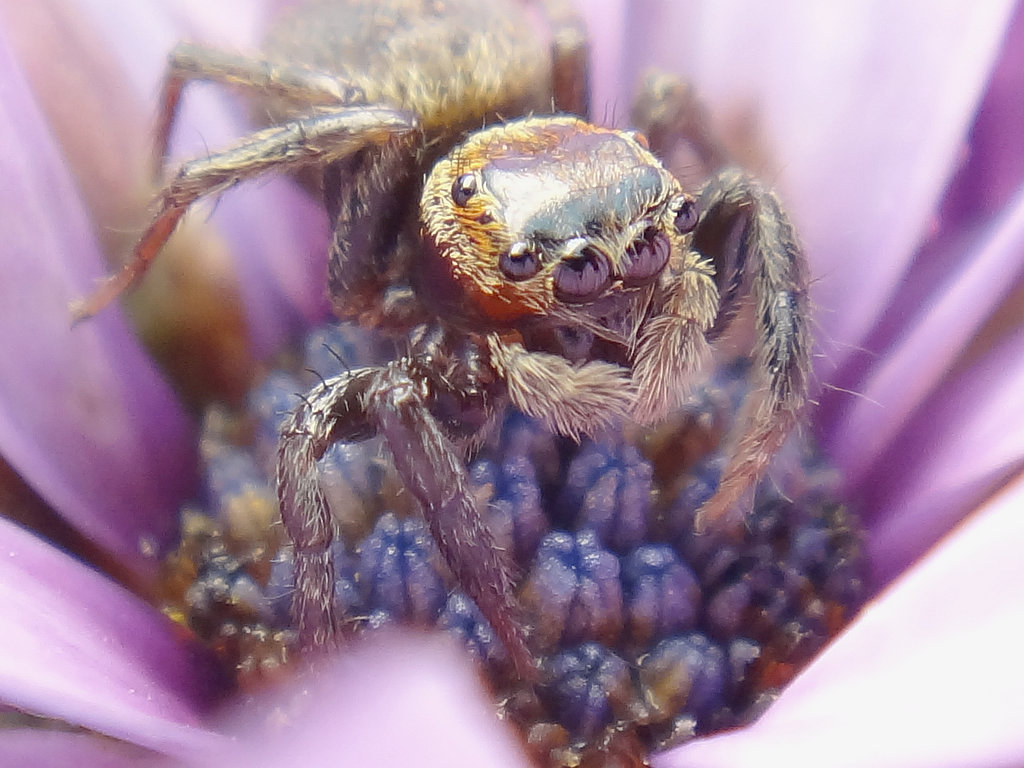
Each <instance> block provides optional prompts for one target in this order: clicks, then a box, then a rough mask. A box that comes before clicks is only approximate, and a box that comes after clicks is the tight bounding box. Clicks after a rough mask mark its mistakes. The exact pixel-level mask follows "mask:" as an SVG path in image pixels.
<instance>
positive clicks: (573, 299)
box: [553, 248, 611, 304]
mask: <svg viewBox="0 0 1024 768" xmlns="http://www.w3.org/2000/svg"><path fill="white" fill-rule="evenodd" d="M553 280H554V284H555V298H557V299H558V300H559V301H564V302H566V303H569V304H578V303H581V302H584V301H590V300H591V299H595V298H597V296H598V295H600V294H601V292H602V291H604V290H605V289H606V288H607V287H608V285H609V284H610V283H611V268H610V267H609V266H608V260H607V259H606V258H605V257H604V256H602V255H601V254H600V253H598V252H597V251H595V250H594V249H593V248H584V249H583V250H582V251H580V252H579V253H578V254H576V255H574V256H571V257H569V258H565V259H562V261H560V262H559V263H558V265H557V266H556V267H555V271H554V275H553Z"/></svg>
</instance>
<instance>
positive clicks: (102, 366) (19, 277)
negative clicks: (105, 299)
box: [0, 39, 194, 572]
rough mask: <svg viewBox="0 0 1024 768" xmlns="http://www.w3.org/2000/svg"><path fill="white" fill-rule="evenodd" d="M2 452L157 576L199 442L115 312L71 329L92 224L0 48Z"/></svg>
mask: <svg viewBox="0 0 1024 768" xmlns="http://www.w3.org/2000/svg"><path fill="white" fill-rule="evenodd" d="M0 81H2V82H3V83H4V85H5V87H4V89H3V91H2V92H0V163H2V167H3V179H4V183H3V185H0V231H2V232H3V233H4V236H3V241H2V243H0V273H2V274H3V280H2V281H0V348H2V349H3V350H4V365H3V367H2V369H0V409H2V410H0V452H2V453H3V454H4V456H5V457H6V458H7V460H8V461H9V462H10V463H11V464H12V465H13V466H14V467H15V468H16V469H17V471H18V472H19V473H20V474H21V475H22V477H24V478H25V479H26V480H27V481H28V482H29V483H31V484H32V485H33V486H34V487H35V488H36V489H37V490H38V491H39V493H40V494H41V495H42V496H43V497H44V498H45V499H46V500H47V501H48V502H49V503H50V504H51V505H52V506H53V507H54V508H55V509H57V510H59V511H60V513H61V514H62V515H64V516H65V517H66V518H67V519H68V520H69V521H71V522H72V524H73V525H75V526H76V527H78V528H79V529H80V530H81V531H83V532H84V533H85V534H87V535H88V536H90V537H91V538H93V539H94V540H95V541H97V542H98V543H100V544H101V545H102V546H104V547H106V548H107V549H108V550H109V551H112V552H117V553H119V555H121V556H123V559H122V563H123V564H124V565H125V566H126V567H129V568H133V569H135V570H137V571H141V572H144V571H147V570H150V569H151V568H152V567H153V563H152V561H151V560H148V559H147V558H145V557H144V556H143V555H142V553H141V552H140V549H141V548H143V547H156V548H159V547H160V546H161V545H162V544H163V543H165V542H166V541H167V540H168V539H169V538H170V537H171V535H172V533H173V527H174V514H173V513H174V510H175V507H176V504H177V502H178V500H179V499H180V498H181V496H182V494H183V491H184V489H185V488H187V487H189V483H190V478H191V477H192V474H193V473H192V469H191V468H192V467H193V466H194V461H193V450H194V447H193V446H194V435H193V433H192V431H191V429H190V426H189V424H188V422H187V420H186V419H185V416H184V414H183V413H182V412H181V411H180V409H179V408H178V406H177V405H176V404H175V399H174V397H173V395H172V393H171V392H170V390H169V388H168V387H167V386H166V385H165V384H164V383H163V381H162V380H161V378H160V376H159V375H158V374H157V373H156V371H155V370H154V369H153V367H152V365H151V364H150V363H149V361H148V359H147V358H146V357H145V355H144V354H143V353H142V352H141V350H140V349H139V347H138V345H137V344H136V343H135V341H134V338H133V337H132V336H131V334H130V333H129V331H128V329H127V327H126V326H125V324H124V321H123V320H122V318H121V315H120V313H119V312H117V311H116V310H114V311H111V312H108V313H106V314H105V315H104V316H103V317H100V318H97V319H96V320H95V321H94V322H91V323H88V324H85V325H83V326H82V327H80V328H77V329H75V330H72V329H71V326H70V320H69V314H68V310H67V306H68V302H69V301H71V300H72V299H74V298H76V297H78V296H81V295H83V294H84V293H85V292H86V291H88V290H89V288H90V286H91V284H92V282H91V281H92V279H93V277H94V276H95V275H97V274H100V273H101V271H102V267H101V266H100V259H99V254H98V253H97V249H96V243H95V240H94V238H93V235H92V231H91V228H90V225H89V222H88V220H87V219H86V216H85V213H84V212H83V210H82V207H81V204H80V202H79V199H78V196H77V193H76V191H75V189H74V188H73V186H72V183H71V181H70V179H69V178H68V175H67V173H66V171H65V170H64V168H63V167H62V160H61V157H60V156H59V154H58V153H57V150H56V148H55V147H54V146H53V144H52V142H51V140H50V135H49V133H48V131H47V126H46V123H45V121H44V120H43V118H42V116H41V115H40V113H39V111H38V110H37V108H36V105H35V103H34V101H33V98H32V95H31V93H30V92H29V90H28V88H27V87H26V85H25V82H24V80H23V79H22V76H21V72H20V70H19V68H18V65H17V64H16V62H15V61H14V60H13V59H12V58H11V56H10V55H9V50H8V48H7V46H6V43H5V41H4V40H2V39H0Z"/></svg>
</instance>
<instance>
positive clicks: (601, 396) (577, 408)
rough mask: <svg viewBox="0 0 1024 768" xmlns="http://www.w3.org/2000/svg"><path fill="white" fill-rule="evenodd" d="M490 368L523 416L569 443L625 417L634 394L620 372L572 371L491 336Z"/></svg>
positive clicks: (609, 367)
mask: <svg viewBox="0 0 1024 768" xmlns="http://www.w3.org/2000/svg"><path fill="white" fill-rule="evenodd" d="M487 346H488V350H489V352H490V357H491V365H493V366H494V369H495V370H496V371H497V372H498V375H499V376H501V377H502V378H503V379H504V380H505V385H506V387H507V388H508V396H509V399H510V400H511V401H512V404H513V405H515V407H516V408H518V409H519V410H520V411H522V412H523V413H525V414H527V415H528V416H532V417H534V418H536V419H540V420H541V421H543V422H544V424H545V425H546V426H547V427H548V429H550V430H552V431H554V432H557V433H559V434H561V435H565V436H566V437H569V438H572V439H573V440H577V441H578V440H579V439H580V436H581V435H589V434H594V433H595V432H598V431H600V430H601V429H603V428H605V427H608V426H611V425H612V424H614V423H616V422H617V421H619V420H621V419H622V418H624V417H626V416H628V414H629V412H630V407H631V406H632V404H633V399H634V396H635V395H634V391H633V387H632V385H631V383H630V379H629V374H628V372H627V371H626V369H625V368H623V367H621V366H619V365H615V364H613V363H606V362H603V361H592V362H588V363H584V364H582V365H574V364H572V363H570V362H569V361H567V360H566V359H565V358H563V357H560V356H558V355H552V354H549V353H546V352H530V351H528V350H527V349H526V348H525V347H524V346H523V345H522V344H520V343H519V342H507V341H505V340H503V339H502V338H501V337H500V336H498V335H497V334H491V335H489V336H488V337H487Z"/></svg>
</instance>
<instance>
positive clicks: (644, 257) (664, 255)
mask: <svg viewBox="0 0 1024 768" xmlns="http://www.w3.org/2000/svg"><path fill="white" fill-rule="evenodd" d="M670 253H672V244H671V243H669V241H668V238H667V237H665V235H664V234H662V233H661V232H659V231H658V230H657V229H655V228H654V227H648V228H647V229H645V230H644V233H643V235H641V236H640V237H639V238H637V239H636V240H634V241H633V242H632V244H630V246H629V248H628V249H627V250H626V264H625V268H624V273H623V276H622V281H623V282H624V283H625V284H626V285H643V284H644V283H647V282H650V280H652V279H653V278H655V277H657V276H658V274H660V273H661V270H663V269H664V268H665V265H666V264H667V263H668V257H669V254H670Z"/></svg>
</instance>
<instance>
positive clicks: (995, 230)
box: [832, 187, 1024, 487]
mask: <svg viewBox="0 0 1024 768" xmlns="http://www.w3.org/2000/svg"><path fill="white" fill-rule="evenodd" d="M983 234H984V237H983V239H982V242H981V243H980V244H979V245H978V246H977V247H974V248H972V247H969V246H968V247H965V246H964V244H963V243H954V244H951V245H950V247H951V248H954V249H956V252H957V253H958V254H959V256H960V258H959V261H960V267H959V269H958V271H957V272H956V273H955V274H953V275H951V277H950V279H949V281H948V284H947V285H946V286H945V290H944V291H942V292H941V294H940V295H938V296H937V297H935V298H934V299H933V300H932V302H931V305H930V306H929V307H928V308H927V310H926V312H925V314H924V316H923V317H922V318H921V319H920V320H919V321H918V322H916V323H915V324H914V325H913V326H912V327H911V328H910V329H908V331H907V333H906V334H905V337H904V339H903V340H902V341H901V342H900V343H899V344H897V345H896V346H895V347H894V348H893V349H892V350H890V351H889V352H888V354H887V355H886V357H885V359H884V360H880V361H878V362H877V363H876V365H875V367H874V370H873V371H872V372H871V375H870V376H869V377H868V378H867V379H866V380H865V381H864V383H863V385H862V386H861V388H860V389H859V392H860V394H861V395H862V397H860V398H858V399H857V400H856V401H854V403H855V404H854V405H853V406H852V407H849V408H847V409H846V415H845V418H844V419H843V420H842V421H840V422H839V423H837V424H836V425H835V426H834V427H832V430H833V434H834V436H835V441H834V442H835V448H834V450H833V457H834V458H835V459H836V460H837V461H838V462H839V463H840V464H841V465H842V466H843V468H844V470H845V472H846V481H847V483H848V484H850V486H851V487H856V486H857V485H858V484H860V483H861V482H862V481H863V480H864V478H865V475H866V474H867V473H868V472H869V471H871V470H872V469H873V468H876V469H875V473H876V474H877V464H878V462H879V460H880V457H881V456H882V454H883V451H884V450H885V449H886V448H887V447H888V446H889V445H890V444H891V443H892V441H893V439H894V438H895V437H896V436H897V435H899V434H900V432H901V431H903V430H905V429H906V428H907V422H908V420H909V419H910V417H911V415H912V414H913V413H914V411H915V410H916V409H917V408H918V407H919V406H920V405H921V403H923V402H924V401H926V399H927V398H928V396H929V395H930V394H931V393H932V392H933V391H934V390H935V389H936V387H937V386H938V385H939V383H940V382H941V381H942V380H943V378H944V377H945V375H946V374H947V372H948V371H949V370H950V369H951V368H952V367H953V364H954V363H955V362H956V360H957V358H958V357H959V356H960V355H961V354H962V353H963V351H964V349H965V347H966V346H967V344H968V343H969V342H970V340H971V339H972V338H973V337H974V336H975V335H976V334H977V332H978V331H979V330H980V329H981V327H982V325H983V324H984V323H985V321H986V320H987V319H988V318H989V317H990V316H991V314H992V313H993V311H994V310H995V308H996V307H998V306H999V305H1000V304H1001V303H1002V301H1003V300H1004V299H1005V298H1006V297H1007V296H1009V295H1010V294H1011V292H1012V291H1013V290H1014V289H1015V288H1016V287H1017V286H1018V285H1019V284H1020V281H1022V280H1024V187H1021V189H1020V192H1019V193H1018V194H1017V196H1016V199H1015V200H1013V201H1011V204H1010V205H1009V206H1008V208H1007V209H1006V211H1004V213H1003V215H1002V216H1001V217H1000V219H999V220H998V221H996V222H995V223H994V224H993V225H992V227H991V228H990V229H989V230H988V231H986V232H984V233H983ZM961 403H962V405H961V407H965V406H966V407H968V408H969V407H970V405H969V401H963V400H961ZM1011 423H1012V422H1011ZM1018 423H1019V422H1018ZM876 479H877V478H876ZM869 485H870V484H869Z"/></svg>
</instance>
